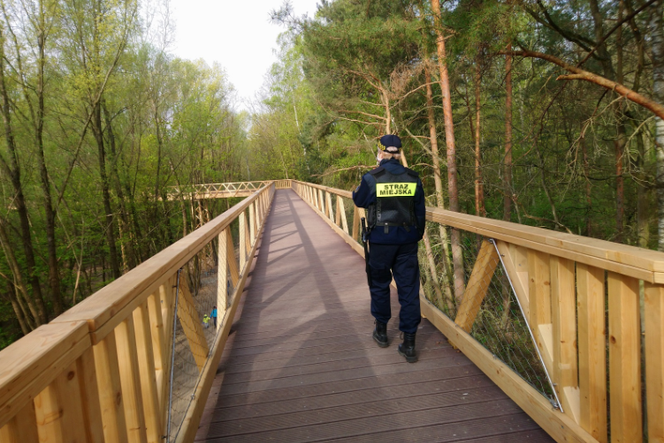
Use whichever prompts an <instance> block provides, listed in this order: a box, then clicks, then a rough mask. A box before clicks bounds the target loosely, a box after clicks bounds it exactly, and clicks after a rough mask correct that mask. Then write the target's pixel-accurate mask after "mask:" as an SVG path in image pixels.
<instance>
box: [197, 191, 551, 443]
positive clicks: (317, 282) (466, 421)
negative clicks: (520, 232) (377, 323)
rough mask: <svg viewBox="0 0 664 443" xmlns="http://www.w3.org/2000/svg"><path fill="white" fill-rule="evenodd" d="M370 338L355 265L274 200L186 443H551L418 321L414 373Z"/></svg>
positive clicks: (359, 268)
mask: <svg viewBox="0 0 664 443" xmlns="http://www.w3.org/2000/svg"><path fill="white" fill-rule="evenodd" d="M395 295H396V294H394V293H393V300H392V311H393V318H392V320H391V321H390V323H389V325H388V335H389V337H390V346H389V347H388V348H384V349H382V348H379V347H378V346H377V345H376V344H375V342H374V341H373V339H372V337H371V332H372V330H373V326H374V325H373V318H372V317H371V314H370V313H369V292H368V288H367V282H366V275H365V273H364V261H363V259H362V258H361V257H360V256H358V255H357V254H356V253H355V252H354V251H353V250H352V249H351V248H350V247H349V246H348V245H347V244H346V243H345V242H344V241H343V240H342V239H341V238H340V237H339V236H337V235H336V234H335V233H334V232H333V231H332V230H331V228H330V227H329V226H328V225H327V224H326V223H325V222H324V221H323V220H321V219H320V217H319V216H318V215H316V214H315V213H314V211H313V210H312V209H311V208H310V207H309V206H307V204H306V203H304V202H303V201H302V200H301V199H300V198H299V197H298V196H297V195H296V194H295V193H294V192H293V191H291V190H280V191H277V194H276V196H275V201H274V203H273V205H272V211H271V213H270V216H269V218H268V220H267V224H266V227H265V232H264V233H263V238H262V243H261V244H260V247H259V252H258V258H257V260H256V263H255V267H254V269H253V271H252V275H251V277H250V282H249V283H248V287H247V290H246V293H245V295H244V297H245V298H244V300H243V304H242V305H241V308H240V311H238V318H237V319H236V323H235V325H234V326H233V329H232V331H231V335H230V337H229V341H228V345H227V349H226V351H225V354H224V357H223V358H222V361H221V363H220V365H219V369H218V373H217V378H216V379H215V384H214V386H213V388H212V392H211V393H210V397H209V399H208V403H207V407H206V413H205V415H204V417H203V421H202V422H201V427H200V429H199V432H198V434H197V437H196V441H210V442H225V441H228V442H252V443H255V442H267V441H270V442H272V441H274V442H287V443H294V442H304V441H307V442H311V441H353V442H381V443H382V442H411V441H412V442H462V441H463V442H470V441H472V442H487V443H488V442H551V441H553V440H552V439H551V438H550V437H549V436H548V435H547V434H546V433H545V432H544V431H542V430H541V429H540V428H539V426H538V425H537V424H536V423H535V422H534V421H533V420H531V419H530V418H529V417H528V416H527V415H526V414H525V413H524V412H523V411H521V410H520V409H519V408H518V407H517V406H516V405H515V404H514V402H512V401H511V400H510V399H509V398H508V397H507V396H506V395H505V394H504V393H503V392H502V391H501V390H500V389H498V388H497V387H496V386H495V385H494V384H493V383H492V382H491V381H490V380H489V379H488V378H487V377H486V376H485V375H484V374H482V373H481V372H480V371H479V370H478V369H477V368H476V367H475V366H474V365H473V364H472V362H470V360H468V359H467V358H466V357H465V356H464V355H463V354H461V353H459V352H457V351H455V350H454V349H453V348H452V347H451V346H450V345H449V344H448V342H447V340H446V339H445V337H444V336H443V335H442V334H441V333H440V332H438V331H437V330H436V329H435V328H434V327H433V326H432V325H431V324H430V323H429V322H428V321H427V320H426V319H425V320H423V321H422V323H421V325H420V329H419V331H418V334H417V350H418V352H419V362H417V363H414V364H409V363H406V362H405V360H404V359H403V357H401V356H400V355H398V354H397V344H398V343H399V342H400V340H399V331H398V330H397V324H398V319H397V317H398V312H399V308H398V303H397V301H396V297H395Z"/></svg>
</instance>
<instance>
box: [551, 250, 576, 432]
mask: <svg viewBox="0 0 664 443" xmlns="http://www.w3.org/2000/svg"><path fill="white" fill-rule="evenodd" d="M575 277H576V276H575V273H574V262H572V261H570V260H565V259H564V258H559V257H551V320H552V324H553V337H552V342H553V372H552V373H551V377H552V379H553V383H554V386H555V388H556V392H557V393H558V398H559V399H560V402H561V403H562V407H563V410H564V411H565V413H566V414H568V415H570V414H572V413H573V411H575V410H576V407H575V406H574V407H573V404H575V398H567V394H566V393H567V392H570V391H569V390H565V388H567V387H572V388H577V387H578V385H579V381H578V376H577V374H578V363H577V357H576V356H577V348H576V321H575V320H574V319H576V286H575V283H576V282H575ZM572 392H573V391H572ZM570 417H572V418H575V417H574V415H570ZM575 419H576V420H578V417H576V418H575ZM577 423H578V421H577Z"/></svg>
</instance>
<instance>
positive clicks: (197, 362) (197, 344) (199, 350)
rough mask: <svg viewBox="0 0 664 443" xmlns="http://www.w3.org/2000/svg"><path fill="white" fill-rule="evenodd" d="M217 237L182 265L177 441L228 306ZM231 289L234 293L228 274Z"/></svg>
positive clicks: (173, 410)
mask: <svg viewBox="0 0 664 443" xmlns="http://www.w3.org/2000/svg"><path fill="white" fill-rule="evenodd" d="M216 246H217V245H216V241H215V242H212V243H210V244H208V245H207V246H205V248H203V250H201V251H200V252H199V253H198V254H197V255H196V256H194V257H193V258H192V259H191V260H189V262H187V263H186V264H185V265H184V266H183V267H182V272H181V273H180V277H179V279H178V282H179V284H178V288H177V293H178V303H177V305H176V306H177V307H176V313H175V314H176V315H174V317H175V319H176V325H175V330H174V337H173V378H172V384H171V390H172V396H171V399H170V401H169V407H168V410H169V422H168V427H169V435H168V440H167V442H171V441H175V440H176V439H177V437H178V433H179V431H180V428H181V426H182V423H183V419H184V418H185V416H186V413H187V409H188V408H189V407H190V403H191V400H192V399H193V394H194V391H195V389H196V386H197V384H198V383H199V382H200V374H201V370H202V369H203V366H204V365H205V363H206V361H207V359H208V358H209V357H210V351H211V350H212V349H213V346H214V344H215V341H216V340H217V337H218V332H219V331H220V330H221V329H220V327H221V320H222V318H221V316H222V315H223V312H224V310H225V307H222V306H218V304H219V301H218V294H217V289H218V288H217V272H218V271H217V268H218V266H217V265H218V264H217V252H216ZM226 281H227V282H228V283H227V293H228V294H232V293H233V290H234V288H233V283H232V279H231V278H227V279H226Z"/></svg>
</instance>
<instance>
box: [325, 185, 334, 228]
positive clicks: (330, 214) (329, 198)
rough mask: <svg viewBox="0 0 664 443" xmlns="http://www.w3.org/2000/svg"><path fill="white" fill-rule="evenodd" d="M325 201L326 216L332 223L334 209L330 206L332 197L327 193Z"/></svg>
mask: <svg viewBox="0 0 664 443" xmlns="http://www.w3.org/2000/svg"><path fill="white" fill-rule="evenodd" d="M325 199H326V201H327V216H328V217H329V218H330V220H332V221H334V207H333V206H332V196H331V195H330V193H329V192H326V193H325Z"/></svg>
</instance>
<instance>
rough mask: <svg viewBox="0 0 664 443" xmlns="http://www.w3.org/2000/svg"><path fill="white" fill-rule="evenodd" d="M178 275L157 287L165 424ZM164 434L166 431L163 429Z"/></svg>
mask: <svg viewBox="0 0 664 443" xmlns="http://www.w3.org/2000/svg"><path fill="white" fill-rule="evenodd" d="M177 283H178V275H177V274H175V275H173V276H171V278H170V279H169V280H168V281H167V282H166V284H165V285H162V286H161V287H160V288H159V295H160V298H161V303H162V306H163V309H162V317H163V319H164V354H163V362H164V363H163V367H164V370H163V373H164V376H163V378H162V379H161V384H160V385H159V398H160V399H162V402H161V422H162V423H164V426H165V425H166V423H167V421H168V411H169V404H168V397H169V395H168V394H169V391H170V386H171V385H170V383H171V380H170V374H171V364H172V362H171V360H172V358H173V352H174V350H173V327H174V326H175V322H174V319H175V316H176V312H175V290H176V288H177ZM164 435H166V431H165V430H164Z"/></svg>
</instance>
